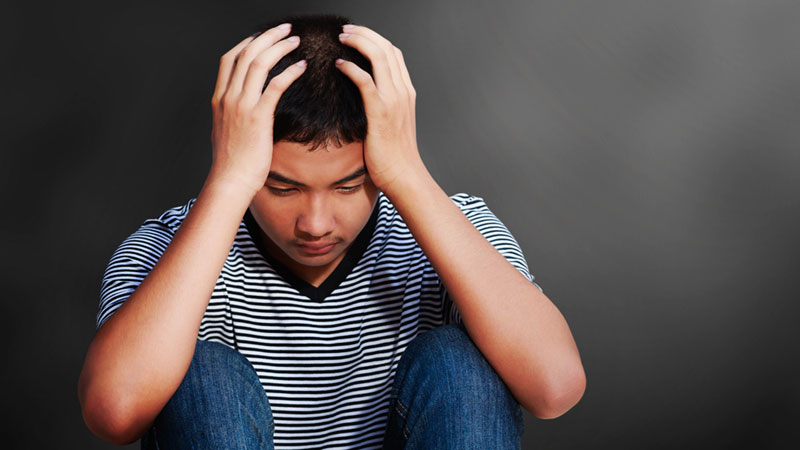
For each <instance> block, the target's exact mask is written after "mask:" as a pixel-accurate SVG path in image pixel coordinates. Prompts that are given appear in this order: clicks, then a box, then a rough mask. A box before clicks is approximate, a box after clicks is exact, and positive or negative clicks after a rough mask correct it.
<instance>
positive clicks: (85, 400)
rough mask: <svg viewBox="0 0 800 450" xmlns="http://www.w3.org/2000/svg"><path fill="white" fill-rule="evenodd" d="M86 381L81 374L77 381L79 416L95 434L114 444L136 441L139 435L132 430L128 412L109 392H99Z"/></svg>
mask: <svg viewBox="0 0 800 450" xmlns="http://www.w3.org/2000/svg"><path fill="white" fill-rule="evenodd" d="M98 391H99V390H98V389H96V388H93V387H92V386H91V384H90V383H89V382H87V381H86V380H85V379H84V377H83V375H82V376H81V379H80V380H79V381H78V400H79V401H80V404H81V417H82V418H83V422H84V423H85V424H86V427H87V428H88V429H89V431H91V432H92V434H94V435H95V436H97V437H99V438H100V439H103V440H104V441H107V442H110V443H112V444H116V445H126V444H131V443H134V442H136V440H137V439H139V437H140V436H139V435H137V434H136V433H134V432H133V431H132V426H131V423H132V421H131V419H130V417H131V416H130V414H128V413H126V409H127V408H125V407H123V406H121V405H120V402H118V401H117V400H116V399H115V397H114V396H113V395H111V394H109V393H101V392H98Z"/></svg>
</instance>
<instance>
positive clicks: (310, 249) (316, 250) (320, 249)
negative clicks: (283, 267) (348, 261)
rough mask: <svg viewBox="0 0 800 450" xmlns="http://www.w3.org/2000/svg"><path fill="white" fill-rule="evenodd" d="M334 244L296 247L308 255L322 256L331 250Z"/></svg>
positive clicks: (299, 245) (300, 245)
mask: <svg viewBox="0 0 800 450" xmlns="http://www.w3.org/2000/svg"><path fill="white" fill-rule="evenodd" d="M336 244H337V243H336V242H330V243H327V244H322V245H319V244H315V245H311V244H298V245H297V246H298V247H300V250H302V251H303V252H305V253H308V254H309V255H324V254H326V253H328V252H330V251H331V250H333V247H335V246H336Z"/></svg>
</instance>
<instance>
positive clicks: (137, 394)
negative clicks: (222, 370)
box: [78, 177, 249, 443]
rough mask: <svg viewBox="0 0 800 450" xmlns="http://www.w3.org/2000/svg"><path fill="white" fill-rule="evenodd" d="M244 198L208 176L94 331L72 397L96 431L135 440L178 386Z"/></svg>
mask: <svg viewBox="0 0 800 450" xmlns="http://www.w3.org/2000/svg"><path fill="white" fill-rule="evenodd" d="M248 203H249V199H248V198H247V194H246V192H243V191H240V190H236V189H235V187H234V186H233V185H230V184H224V183H221V182H216V183H215V182H214V180H213V179H212V178H210V177H209V179H208V180H207V182H206V184H205V185H204V187H203V189H202V191H201V193H200V195H199V196H198V198H197V201H196V202H195V204H194V206H193V207H192V209H191V210H190V212H189V214H188V216H187V217H186V220H185V221H184V223H183V225H182V226H181V228H180V229H179V230H178V232H177V233H176V235H175V237H174V238H173V240H172V242H171V243H170V245H169V246H168V247H167V249H166V251H165V252H164V254H163V255H162V256H161V259H159V261H158V263H157V264H156V266H155V267H154V268H153V270H152V271H151V272H150V274H148V276H147V277H146V278H145V279H144V281H143V282H142V284H141V285H140V286H139V287H138V288H137V289H136V290H135V291H134V292H133V294H131V296H130V298H128V300H126V301H125V303H123V305H122V306H120V307H119V309H117V310H116V311H115V312H114V314H113V315H112V316H111V317H109V318H108V320H107V321H106V322H105V323H104V324H103V325H102V326H101V327H100V329H99V330H98V332H97V334H96V335H95V337H94V339H93V340H92V343H91V344H90V346H89V350H88V352H87V354H86V360H85V362H84V366H83V370H82V371H81V376H80V380H79V383H78V395H79V398H80V400H81V405H82V410H83V417H84V420H85V421H86V424H87V426H88V427H89V429H91V430H92V432H94V433H95V434H96V435H98V436H99V437H101V438H103V439H106V440H109V441H114V442H116V443H123V442H131V441H133V440H136V439H138V437H139V436H140V435H141V434H143V433H144V432H145V431H146V430H147V429H148V428H149V427H150V425H151V424H152V421H153V420H154V419H155V417H156V416H157V415H158V413H159V412H160V411H161V409H162V408H163V407H164V405H165V404H166V402H167V401H168V400H169V398H170V397H171V396H172V394H174V393H175V391H176V390H177V389H178V386H179V385H180V383H181V381H182V380H183V376H184V375H185V374H186V371H187V370H188V369H189V363H190V362H191V360H192V356H193V354H194V347H195V342H196V339H197V334H198V331H199V329H200V322H201V320H202V319H203V315H204V313H205V311H206V307H207V306H208V302H209V299H210V298H211V293H212V291H213V290H214V285H215V283H216V280H217V277H218V276H219V273H220V271H221V270H222V265H223V263H224V261H225V257H226V256H227V254H228V251H229V249H230V247H231V244H232V242H233V239H234V237H235V235H236V230H237V229H238V227H239V223H240V221H241V217H242V216H243V215H244V212H245V210H246V209H247V205H248ZM120 439H121V441H120Z"/></svg>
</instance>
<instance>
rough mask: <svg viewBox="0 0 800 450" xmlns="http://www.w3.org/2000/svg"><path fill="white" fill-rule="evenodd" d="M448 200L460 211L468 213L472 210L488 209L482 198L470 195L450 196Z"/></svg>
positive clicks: (462, 193) (461, 193)
mask: <svg viewBox="0 0 800 450" xmlns="http://www.w3.org/2000/svg"><path fill="white" fill-rule="evenodd" d="M450 200H452V201H453V203H455V204H456V205H457V206H458V207H459V209H461V210H462V211H468V210H474V209H488V207H487V206H486V202H485V201H484V200H483V198H482V197H478V196H476V195H472V194H467V193H464V192H460V193H458V194H453V195H451V196H450Z"/></svg>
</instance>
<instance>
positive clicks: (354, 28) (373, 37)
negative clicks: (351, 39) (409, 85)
mask: <svg viewBox="0 0 800 450" xmlns="http://www.w3.org/2000/svg"><path fill="white" fill-rule="evenodd" d="M343 28H344V29H345V32H346V33H351V34H359V35H362V36H364V37H366V38H367V39H369V40H370V41H372V42H374V43H376V44H377V45H378V47H379V48H380V49H381V50H383V52H384V54H385V55H386V62H387V63H388V64H389V70H390V72H391V74H392V80H393V81H394V83H395V87H396V88H397V89H400V88H402V87H403V84H402V77H401V75H400V64H399V62H398V61H397V55H396V54H395V52H394V48H395V46H394V45H392V43H391V42H390V41H389V40H388V39H386V38H385V37H383V36H381V35H380V33H378V32H377V31H375V30H372V29H371V28H368V27H365V26H363V25H354V24H347V25H345V26H344V27H343Z"/></svg>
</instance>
